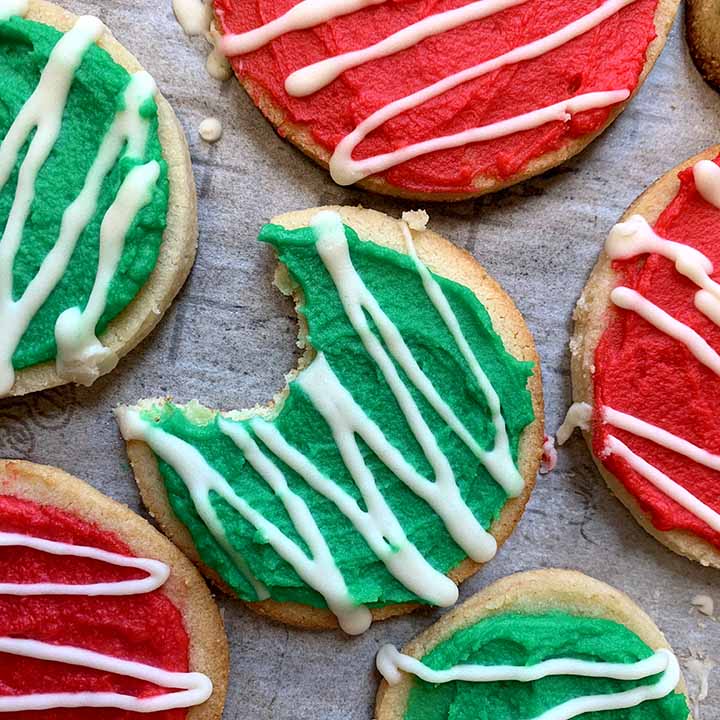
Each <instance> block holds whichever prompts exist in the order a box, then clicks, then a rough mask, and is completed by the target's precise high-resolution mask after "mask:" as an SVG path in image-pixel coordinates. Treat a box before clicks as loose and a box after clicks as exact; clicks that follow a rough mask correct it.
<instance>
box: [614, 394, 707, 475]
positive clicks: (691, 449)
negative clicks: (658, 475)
mask: <svg viewBox="0 0 720 720" xmlns="http://www.w3.org/2000/svg"><path fill="white" fill-rule="evenodd" d="M603 420H605V422H606V423H608V425H612V426H613V427H616V428H620V429H621V430H626V431H627V432H630V433H632V434H633V435H637V436H638V437H642V438H645V439H646V440H651V441H652V442H654V443H655V444H656V445H660V446H662V447H664V448H667V449H668V450H672V451H673V452H676V453H678V454H679V455H684V456H685V457H686V458H688V459H690V460H693V461H694V462H696V463H698V464H699V465H704V466H705V467H707V468H710V469H711V470H718V471H720V455H714V454H713V453H711V452H708V451H707V450H703V449H702V448H700V447H698V446H697V445H693V443H691V442H689V441H687V440H684V439H683V438H681V437H678V436H677V435H674V434H673V433H671V432H668V431H667V430H663V429H662V428H660V427H657V425H652V424H650V423H649V422H645V421H644V420H641V419H640V418H637V417H635V416H634V415H628V414H627V413H624V412H620V411H619V410H614V409H613V408H611V407H608V406H607V405H606V406H605V407H603Z"/></svg>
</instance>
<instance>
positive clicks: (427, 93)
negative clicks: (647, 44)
mask: <svg viewBox="0 0 720 720" xmlns="http://www.w3.org/2000/svg"><path fill="white" fill-rule="evenodd" d="M441 82H445V81H441ZM454 86H455V85H452V87H454ZM433 88H435V86H430V87H429V88H425V89H424V90H420V91H419V92H418V93H415V94H413V95H408V96H407V97H405V98H403V99H401V100H396V101H394V102H392V103H390V104H389V105H386V106H385V107H383V108H381V109H380V110H378V111H377V112H375V113H373V114H372V115H371V116H370V117H369V118H367V119H366V120H363V121H362V122H361V123H360V124H359V125H358V126H357V127H356V128H355V130H353V131H352V132H351V133H350V134H349V135H346V136H345V137H344V138H343V139H342V140H341V141H340V142H339V143H338V145H337V147H336V148H335V151H334V153H333V155H332V157H331V158H330V174H331V175H332V178H333V180H334V181H335V182H336V183H337V184H338V185H352V184H353V183H356V182H358V181H359V180H362V179H363V178H366V177H368V176H369V175H374V174H375V173H379V172H383V171H384V170H388V169H389V168H391V167H395V166H396V165H399V164H400V163H404V162H407V161H408V160H412V159H413V158H416V157H419V156H420V155H427V154H428V153H431V152H437V151H438V150H447V149H450V148H455V147H461V146H463V145H467V144H468V143H476V142H484V141H487V140H496V139H498V138H501V137H506V136H508V135H513V134H515V133H518V132H523V131H525V130H532V129H534V128H538V127H542V126H543V125H546V124H547V123H549V122H569V121H570V119H571V118H572V116H573V115H575V114H577V113H580V112H585V111H586V110H596V109H598V108H605V107H609V106H610V105H616V104H617V103H620V102H623V101H624V100H627V99H628V98H629V97H630V91H629V90H608V91H605V92H592V93H586V94H584V95H576V96H575V97H573V98H570V99H569V100H562V101H561V102H559V103H555V104H554V105H548V106H546V107H543V108H539V109H537V110H532V111H531V112H528V113H525V114H524V115H516V116H515V117H512V118H508V119H507V120H500V121H498V122H495V123H491V124H490V125H483V126H481V127H477V128H472V129H470V130H464V131H462V132H459V133H455V134H453V135H445V136H443V137H439V138H433V139H431V140H425V141H423V142H419V143H414V144H412V145H406V146H405V147H403V148H400V149H398V150H393V151H392V152H388V153H384V154H382V155H375V156H374V157H369V158H365V159H363V160H353V158H352V153H353V152H354V150H355V148H356V147H357V146H358V145H359V144H360V143H361V142H362V141H363V140H364V139H365V138H366V137H367V136H368V135H369V134H370V133H371V132H372V131H373V130H376V129H377V128H378V127H380V126H381V125H383V124H385V123H386V122H387V121H388V120H391V119H392V118H394V117H395V116H397V115H400V114H401V113H403V112H406V111H407V110H410V109H412V108H414V107H417V106H418V105H421V104H423V103H425V102H427V101H428V100H431V99H432V98H434V97H436V96H437V95H440V94H442V93H443V92H446V90H440V91H437V92H435V91H434V90H433ZM447 89H450V87H448V88H447Z"/></svg>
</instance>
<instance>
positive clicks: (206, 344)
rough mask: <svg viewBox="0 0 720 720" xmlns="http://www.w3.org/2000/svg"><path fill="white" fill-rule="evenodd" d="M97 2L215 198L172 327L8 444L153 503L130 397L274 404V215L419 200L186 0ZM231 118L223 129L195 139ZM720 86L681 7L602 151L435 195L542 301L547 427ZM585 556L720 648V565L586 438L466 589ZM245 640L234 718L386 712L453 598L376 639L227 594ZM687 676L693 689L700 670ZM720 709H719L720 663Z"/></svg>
mask: <svg viewBox="0 0 720 720" xmlns="http://www.w3.org/2000/svg"><path fill="white" fill-rule="evenodd" d="M60 1H61V3H62V4H63V5H65V6H66V7H67V8H68V9H70V10H73V11H75V12H77V13H89V14H93V15H98V16H99V17H100V18H101V19H102V20H103V21H104V22H105V23H106V24H107V25H108V26H109V27H110V28H111V29H112V30H113V32H114V33H115V35H116V36H117V37H118V39H119V40H120V41H121V42H123V43H124V44H125V45H126V46H127V47H128V48H129V49H130V50H131V51H132V52H134V53H135V54H136V55H137V56H138V57H139V59H140V61H141V62H142V63H143V64H144V66H145V67H146V69H147V70H149V71H150V72H151V73H152V74H153V75H154V77H155V78H156V80H157V82H158V84H159V86H160V88H161V90H162V91H163V92H164V94H165V95H166V96H167V98H168V100H170V102H171V103H172V105H173V106H174V108H175V110H176V112H177V114H178V116H179V118H180V120H181V122H182V124H183V126H184V127H185V130H186V132H187V135H188V137H189V140H190V147H191V151H192V157H193V163H194V167H195V178H196V182H197V189H198V195H199V205H200V250H199V254H198V259H197V262H196V264H195V268H194V270H193V272H192V275H191V278H190V281H189V282H188V284H187V285H186V287H185V288H184V290H183V291H182V292H181V294H180V296H179V298H178V300H177V301H176V303H175V305H174V306H173V308H172V309H171V310H170V311H169V312H168V313H167V315H166V317H165V318H164V320H163V322H162V323H161V324H160V326H159V328H158V329H157V330H156V331H155V332H154V333H153V334H152V335H151V336H150V338H149V339H148V340H146V341H145V342H144V343H143V344H142V346H141V347H139V348H138V349H136V350H135V351H134V352H133V353H132V354H131V355H130V356H129V357H128V358H126V359H125V360H123V361H122V362H121V364H120V366H119V368H118V369H117V370H116V371H115V372H113V373H112V374H111V375H109V376H106V377H104V378H102V379H101V380H100V381H98V382H97V383H96V384H95V385H94V386H93V387H92V388H89V389H88V388H76V387H64V388H61V389H59V390H52V391H49V392H45V393H40V394H35V395H32V396H30V397H27V398H25V399H21V400H15V401H4V402H0V456H4V457H13V458H24V459H28V460H32V461H35V462H40V463H47V464H50V465H57V466H59V467H62V468H64V469H65V470H67V471H69V472H71V473H74V474H75V475H77V476H79V477H81V478H83V479H85V480H86V481H88V482H90V483H92V484H93V485H95V486H96V487H98V488H100V489H101V490H102V491H103V492H105V493H107V494H108V495H110V496H112V497H114V498H116V499H118V500H121V501H123V502H125V503H127V504H129V505H130V506H131V507H132V508H133V509H135V510H138V511H139V512H141V513H142V512H143V510H142V507H141V505H140V501H139V497H138V493H137V490H136V488H135V485H134V483H133V480H132V475H131V473H130V470H129V467H128V463H127V458H126V455H125V452H124V447H123V444H122V442H121V439H120V435H119V433H118V430H117V427H116V425H115V422H114V420H113V418H112V415H111V408H112V407H113V406H115V405H116V404H118V403H120V402H131V401H134V400H136V399H138V398H141V397H146V396H154V395H162V394H172V395H173V396H174V397H175V398H176V399H178V400H181V401H186V400H190V399H192V398H197V399H199V400H201V401H203V402H204V403H205V404H208V405H210V406H212V407H221V406H222V407H232V408H241V407H248V406H252V405H254V404H255V403H259V402H266V401H267V400H268V399H269V398H270V397H271V396H272V395H273V394H274V393H275V392H276V391H277V390H278V389H279V388H280V387H281V385H282V384H283V382H284V379H283V376H284V374H285V373H286V372H287V371H288V370H290V368H291V367H292V366H293V364H294V362H295V358H296V352H295V340H296V322H295V316H294V313H293V310H292V307H291V305H290V303H289V302H288V301H287V300H286V299H284V298H283V297H282V296H281V295H280V293H279V292H278V291H277V290H276V289H275V288H274V287H273V286H272V284H271V280H272V272H273V269H274V265H275V263H274V261H273V258H272V253H271V250H270V248H268V247H266V246H264V245H261V244H259V243H257V242H256V240H255V237H256V234H257V232H258V230H259V228H260V226H261V225H262V224H263V223H264V222H266V221H267V220H268V219H269V218H270V217H271V216H273V215H275V214H278V213H281V212H284V211H287V210H295V209H300V208H304V207H310V206H315V205H323V204H327V203H339V204H358V203H361V204H363V205H365V206H367V207H371V208H375V209H378V210H382V211H385V212H387V213H390V214H392V215H396V216H397V215H399V214H400V212H401V211H402V210H405V209H410V208H412V207H414V205H413V204H412V203H403V202H399V201H391V200H388V199H384V198H382V197H380V196H374V195H371V194H368V193H365V192H362V191H353V190H349V189H343V188H340V187H338V186H336V185H335V184H334V183H333V182H332V181H331V180H330V179H329V177H328V175H327V174H326V172H325V171H323V170H321V169H320V168H318V167H316V166H315V165H314V164H313V163H311V162H310V161H309V160H307V159H305V157H304V156H302V155H301V154H300V153H299V152H298V151H296V150H295V149H294V148H292V147H291V146H290V145H289V144H287V143H285V142H283V141H282V140H281V139H280V138H278V137H277V136H276V134H275V133H274V131H273V129H272V128H271V127H270V126H269V125H268V124H267V123H266V122H265V120H264V119H263V118H262V117H261V115H260V113H259V112H258V111H257V110H256V109H255V108H254V107H253V105H252V104H251V102H250V101H249V100H248V98H247V97H246V96H245V94H244V93H243V92H242V91H241V89H240V87H239V86H238V85H237V83H236V82H234V81H230V82H226V83H220V82H218V81H215V80H212V79H211V78H210V77H209V76H208V75H207V73H206V72H205V69H204V62H205V52H206V45H205V43H204V41H202V40H201V39H194V40H192V41H189V40H188V38H186V37H185V36H184V34H183V33H182V31H181V29H180V27H179V26H178V25H177V23H176V22H175V19H174V16H173V14H172V10H171V7H170V5H171V3H170V0H162V1H161V0H102V1H97V2H93V1H91V0H60ZM209 115H215V116H217V117H219V118H220V119H221V120H222V122H223V124H224V127H225V134H224V137H223V139H222V140H221V141H220V142H219V143H218V144H217V145H214V146H209V145H207V144H205V143H204V142H203V141H201V140H200V139H199V138H198V136H197V127H198V125H199V123H200V122H201V120H202V119H203V118H205V117H207V116H209ZM719 130H720V97H718V96H717V95H716V94H715V93H714V92H713V91H712V90H711V89H710V88H708V87H707V86H706V85H705V83H704V82H703V81H702V79H701V78H700V76H699V75H698V73H697V71H696V70H695V67H694V66H693V64H692V62H691V60H690V58H689V56H688V53H687V49H686V44H685V40H684V35H683V24H682V18H680V17H679V18H678V20H677V21H676V26H675V28H674V31H673V33H672V35H671V37H670V40H669V42H668V45H667V46H666V48H665V51H664V52H663V54H662V56H661V57H660V59H659V61H658V63H657V65H656V67H655V69H654V70H653V71H652V73H651V74H650V77H649V78H648V80H647V82H646V83H645V86H644V87H643V89H642V90H641V92H640V94H639V96H638V97H637V98H636V99H635V100H634V101H633V103H632V104H631V105H630V107H629V108H628V109H627V110H626V111H625V113H624V114H623V115H622V116H621V117H620V118H619V119H618V120H617V121H616V122H615V124H614V125H613V126H612V127H611V128H610V129H609V130H608V131H607V132H606V133H605V134H604V135H603V136H602V137H601V138H600V139H599V140H597V141H596V142H595V143H593V144H592V145H591V146H590V148H589V149H588V150H586V151H585V152H583V153H582V154H581V155H580V156H578V157H576V158H574V159H573V160H571V161H570V162H569V163H566V164H565V165H564V166H562V167H560V168H558V169H556V170H554V171H553V172H551V173H549V174H547V175H545V176H544V177H542V178H540V179H535V180H531V181H529V182H527V183H524V184H522V185H520V186H516V187H514V188H511V189H509V190H507V191H504V192H501V193H499V194H497V195H494V196H491V197H486V198H481V199H479V200H476V201H469V202H463V203H460V204H441V205H432V206H428V210H429V212H430V216H431V227H432V228H433V229H434V230H437V231H439V232H440V233H442V234H444V235H445V236H447V237H448V238H450V239H451V240H453V241H454V242H456V243H457V244H458V245H460V246H462V247H465V248H467V249H468V250H469V251H470V252H472V253H473V254H474V255H475V256H476V257H477V258H478V260H480V262H482V263H483V265H485V267H486V268H487V269H488V270H489V271H490V272H491V273H492V274H493V275H494V276H495V277H496V278H497V279H498V280H499V281H500V282H501V283H502V284H503V286H504V287H505V289H506V290H507V291H508V292H509V293H510V294H511V295H512V297H513V298H514V299H515V302H516V303H517V304H518V306H519V307H520V309H521V311H522V312H523V314H524V315H525V318H526V320H527V322H528V324H529V325H530V328H531V330H532V331H533V333H534V335H535V339H536V342H537V345H538V350H539V352H540V355H541V357H542V365H543V374H544V381H545V398H546V403H547V427H548V432H549V433H554V431H555V429H556V428H557V426H558V425H559V423H560V422H561V421H562V418H563V416H564V413H565V411H566V408H567V406H568V404H569V403H570V383H569V376H568V352H567V343H568V338H569V333H570V330H571V322H570V317H571V312H572V308H573V306H574V304H575V301H576V299H577V297H578V295H579V293H580V290H581V289H582V287H583V285H584V283H585V280H586V277H587V275H588V273H589V271H590V269H591V267H592V265H593V263H594V261H595V258H596V255H597V253H598V250H599V249H600V247H601V244H602V242H603V240H604V237H605V235H606V234H607V232H608V230H609V229H610V227H611V226H612V224H613V223H614V222H616V220H617V219H618V217H619V216H620V214H621V213H622V212H623V210H624V209H625V208H626V207H627V205H629V203H630V202H631V201H632V200H633V199H634V198H635V197H636V196H637V195H638V194H639V193H640V192H642V191H643V190H644V189H645V188H646V187H647V186H648V185H649V184H650V183H652V182H653V181H654V180H655V179H656V178H657V177H659V176H660V175H661V174H663V173H664V172H665V171H666V170H668V169H670V168H671V167H673V166H674V165H676V164H677V163H679V162H681V161H682V160H685V159H686V158H688V157H690V156H691V155H694V154H695V153H697V152H699V151H700V150H702V149H703V148H705V147H707V146H709V145H711V144H713V143H715V142H718V138H719V137H720V135H719V133H718V131H719ZM537 567H569V568H577V569H579V570H582V571H584V572H586V573H588V574H590V575H593V576H595V577H597V578H599V579H601V580H604V581H607V582H609V583H611V584H613V585H614V586H616V587H618V588H620V589H621V590H624V591H625V592H627V593H629V594H630V596H631V597H633V598H634V599H635V600H636V601H637V602H639V603H640V605H641V606H642V607H644V608H645V610H646V611H647V612H649V613H650V615H652V616H653V618H654V619H655V620H656V621H657V623H658V625H659V626H660V628H661V629H662V630H663V631H664V632H665V633H666V635H667V637H668V639H669V640H670V642H671V643H672V645H673V646H674V648H675V650H676V651H677V652H678V654H679V655H680V656H681V658H683V659H686V658H687V657H688V656H689V655H690V653H691V652H694V653H700V654H703V655H706V654H707V655H709V656H710V657H713V656H714V657H715V658H716V659H717V660H718V661H720V650H718V648H719V647H720V624H719V623H718V622H716V621H715V620H712V619H710V618H707V617H705V616H702V615H701V614H699V613H698V612H697V610H695V609H692V608H691V606H690V601H691V599H692V597H693V596H694V595H695V594H698V593H703V594H708V595H710V596H711V597H713V598H714V600H715V601H716V603H718V605H720V591H719V589H718V588H719V585H718V581H719V580H720V574H719V573H718V571H714V570H711V569H707V568H702V567H699V566H698V565H696V564H693V563H691V562H690V561H688V560H685V559H683V558H681V557H678V556H676V555H674V554H673V553H671V552H670V551H668V550H666V549H665V548H664V547H662V546H661V545H659V544H658V543H657V542H656V541H655V540H653V539H652V538H651V537H650V536H649V535H647V534H646V533H645V532H644V531H643V530H642V529H640V527H639V526H638V525H636V524H635V522H634V521H633V520H632V519H631V517H630V515H629V514H628V512H627V511H626V510H625V508H624V507H623V506H621V505H620V503H619V502H618V501H617V500H616V499H615V498H614V497H612V496H611V495H610V493H609V491H608V490H607V489H606V487H605V485H604V484H603V482H602V481H601V479H600V477H599V475H598V473H597V472H596V471H595V468H594V466H593V463H592V461H591V458H590V456H589V454H588V451H587V448H586V447H585V444H584V442H583V441H582V439H581V438H580V437H579V436H577V437H574V438H573V439H572V440H571V441H570V443H569V444H568V445H567V446H566V448H564V449H562V450H561V452H560V459H559V463H558V467H557V469H556V470H555V471H554V472H553V473H552V474H550V475H547V476H544V477H542V476H541V478H540V480H539V482H538V486H537V488H536V490H535V492H534V494H533V497H532V499H531V501H530V504H529V507H528V510H527V512H526V514H525V517H524V518H523V520H522V522H521V523H520V525H519V527H518V528H517V530H516V532H515V534H514V535H513V536H512V538H511V539H510V541H509V542H508V543H507V544H506V545H505V547H504V548H503V549H502V550H501V551H500V553H499V554H498V556H497V557H496V558H495V559H494V560H493V561H492V562H491V563H490V564H489V565H488V566H487V567H486V568H485V569H484V570H483V571H482V572H480V573H479V574H478V575H477V576H476V577H475V578H474V579H472V580H470V581H469V582H467V583H466V584H465V585H464V586H463V587H462V590H461V597H462V598H466V597H468V596H469V595H471V594H472V593H473V592H474V591H477V590H478V589H479V588H481V587H483V586H485V585H486V584H488V583H490V582H491V581H493V580H495V579H497V578H499V577H501V576H503V575H507V574H509V573H512V572H515V571H518V570H526V569H531V568H537ZM219 602H220V604H221V606H222V608H223V611H224V617H225V623H226V626H227V632H228V636H229V639H230V646H231V665H232V668H231V680H230V688H229V693H228V700H227V708H226V711H225V718H227V720H245V719H250V718H253V720H267V719H270V718H272V720H296V719H297V720H307V719H309V718H317V719H321V720H369V719H370V718H372V717H373V705H374V694H375V691H376V687H377V682H378V678H377V676H376V674H375V672H374V656H375V653H376V651H377V649H378V647H379V646H380V645H381V644H382V643H384V642H394V643H396V644H402V643H403V642H405V641H406V640H408V639H410V638H411V637H413V636H414V635H416V634H417V633H418V632H420V631H421V630H423V629H424V628H426V627H428V626H429V625H430V624H431V623H432V622H433V621H434V620H435V619H436V618H437V617H439V615H440V613H439V612H430V611H427V612H424V613H417V614H414V615H412V616H409V617H405V618H400V619H396V620H392V621H389V622H385V623H378V624H376V625H375V626H373V628H371V629H370V631H369V632H367V633H366V634H365V635H364V636H362V637H360V638H355V639H352V640H350V639H347V638H346V637H344V636H343V635H342V634H341V633H340V632H336V633H319V634H318V633H307V632H299V631H295V630H289V629H286V628H285V627H282V626H279V625H273V624H271V623H268V622H266V621H264V620H262V619H259V618H257V617H255V616H254V615H253V614H252V613H250V612H249V611H247V610H245V609H244V608H243V607H242V606H241V605H240V604H239V603H237V602H234V601H232V600H228V599H223V598H220V599H219ZM688 680H689V681H690V683H691V685H693V677H692V675H690V676H688ZM700 709H701V713H700V716H699V717H700V718H702V720H720V670H718V669H716V670H715V671H714V672H712V673H711V675H710V693H709V695H708V697H707V700H705V701H704V702H703V703H702V704H701V706H700Z"/></svg>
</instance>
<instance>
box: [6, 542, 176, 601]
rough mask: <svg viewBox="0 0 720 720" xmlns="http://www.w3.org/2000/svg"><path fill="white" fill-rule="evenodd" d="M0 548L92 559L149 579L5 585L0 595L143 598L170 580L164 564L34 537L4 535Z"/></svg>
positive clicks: (167, 569) (167, 567)
mask: <svg viewBox="0 0 720 720" xmlns="http://www.w3.org/2000/svg"><path fill="white" fill-rule="evenodd" d="M0 547H26V548H32V549H33V550H39V551H40V552H43V553H47V554H49V555H63V556H66V557H78V558H90V559H92V560H97V561H99V562H103V563H107V564H108V565H115V566H117V567H126V568H137V569H138V570H144V571H145V572H146V573H147V574H148V575H147V577H145V578H140V579H137V580H122V581H114V582H102V583H92V584H91V585H80V584H77V585H71V584H67V583H4V582H0V595H22V596H25V595H85V596H90V597H91V596H97V595H104V596H109V595H115V596H120V595H142V594H144V593H149V592H152V591H153V590H157V589H158V588H159V587H162V586H163V585H164V584H165V582H166V580H167V579H168V578H169V577H170V568H169V566H168V565H166V564H165V563H164V562H160V560H149V559H146V558H136V557H129V556H127V555H119V554H117V553H113V552H108V551H107V550H100V549H99V548H94V547H87V546H85V545H71V544H69V543H63V542H56V541H54V540H47V539H45V538H37V537H33V536H31V535H21V534H18V533H8V532H0Z"/></svg>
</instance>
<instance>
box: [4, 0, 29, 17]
mask: <svg viewBox="0 0 720 720" xmlns="http://www.w3.org/2000/svg"><path fill="white" fill-rule="evenodd" d="M27 11H28V0H2V5H0V21H2V20H9V19H10V18H11V17H23V16H25V15H27Z"/></svg>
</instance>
